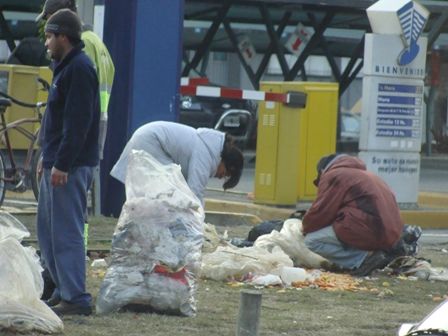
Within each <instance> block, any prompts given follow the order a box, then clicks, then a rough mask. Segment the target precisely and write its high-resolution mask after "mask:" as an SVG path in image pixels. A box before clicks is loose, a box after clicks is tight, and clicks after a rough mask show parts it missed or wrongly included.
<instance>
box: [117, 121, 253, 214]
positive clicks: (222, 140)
mask: <svg viewBox="0 0 448 336" xmlns="http://www.w3.org/2000/svg"><path fill="white" fill-rule="evenodd" d="M133 149H135V150H144V151H146V152H147V153H149V154H151V155H152V156H153V157H154V158H155V159H157V160H158V161H159V162H160V163H162V164H170V163H176V164H178V165H180V167H181V171H182V175H183V176H184V177H185V180H186V181H187V183H188V186H189V187H190V189H191V190H192V191H193V193H194V194H195V195H196V196H197V197H198V198H199V200H200V201H201V203H202V205H204V200H203V198H204V190H205V187H206V186H207V182H208V180H209V178H211V177H217V178H226V181H225V182H224V184H223V188H224V190H226V189H230V188H233V187H235V186H236V185H237V184H238V182H239V180H240V177H241V172H242V170H243V165H244V158H243V154H242V153H241V151H240V150H239V149H238V148H237V147H236V146H235V145H234V141H233V138H232V137H231V136H230V135H228V134H225V133H222V132H219V131H216V130H213V129H209V128H199V129H194V128H192V127H190V126H186V125H182V124H178V123H174V122H167V121H155V122H151V123H148V124H145V125H143V126H141V127H140V128H138V129H137V130H136V131H135V132H134V134H133V135H132V137H131V139H130V140H129V142H128V143H127V144H126V147H125V148H124V150H123V152H122V153H121V156H120V158H119V159H118V161H117V163H116V164H115V166H114V167H113V168H112V170H111V172H110V174H111V175H112V176H113V177H115V178H116V179H117V180H119V181H121V182H122V183H125V178H126V169H127V165H128V159H129V158H128V157H129V154H130V152H131V151H132V150H133Z"/></svg>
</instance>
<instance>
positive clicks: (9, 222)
mask: <svg viewBox="0 0 448 336" xmlns="http://www.w3.org/2000/svg"><path fill="white" fill-rule="evenodd" d="M29 236H30V233H29V232H28V230H27V228H26V227H25V226H24V225H23V224H22V223H21V222H20V221H19V220H18V219H17V218H15V217H14V216H12V215H11V214H9V213H8V212H5V211H0V240H2V239H6V238H8V237H10V238H14V239H17V240H18V241H22V239H23V238H25V237H29Z"/></svg>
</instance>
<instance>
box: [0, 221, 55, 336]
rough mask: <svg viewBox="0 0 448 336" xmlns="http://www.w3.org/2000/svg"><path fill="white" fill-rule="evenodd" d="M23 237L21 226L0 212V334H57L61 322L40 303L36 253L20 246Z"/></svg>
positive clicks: (38, 267) (38, 264)
mask: <svg viewBox="0 0 448 336" xmlns="http://www.w3.org/2000/svg"><path fill="white" fill-rule="evenodd" d="M26 236H29V233H28V231H27V230H26V228H25V227H24V226H23V225H22V223H20V222H19V221H18V220H17V219H16V218H14V217H13V216H11V215H9V214H8V213H5V212H0V330H2V329H3V330H5V329H6V330H12V331H14V332H18V333H26V332H31V331H38V332H42V333H57V332H61V331H62V330H63V324H62V321H61V320H60V318H59V317H58V316H57V315H56V314H55V313H54V312H53V311H52V310H51V309H50V308H49V307H48V306H47V305H46V304H45V303H44V302H42V301H41V300H40V297H41V295H42V291H43V280H42V275H41V272H42V268H41V266H40V263H39V258H38V256H37V254H36V251H35V250H34V249H33V248H32V247H26V248H25V247H23V246H22V245H21V244H20V241H19V239H22V238H23V237H26Z"/></svg>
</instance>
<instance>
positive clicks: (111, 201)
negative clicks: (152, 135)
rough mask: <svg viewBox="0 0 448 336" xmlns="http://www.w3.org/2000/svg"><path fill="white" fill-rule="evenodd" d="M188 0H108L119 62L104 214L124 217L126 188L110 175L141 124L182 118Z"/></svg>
mask: <svg viewBox="0 0 448 336" xmlns="http://www.w3.org/2000/svg"><path fill="white" fill-rule="evenodd" d="M182 30H183V0H169V1H167V0H127V1H123V0H108V1H106V2H105V17H104V42H105V44H106V45H107V47H108V48H109V51H110V54H111V56H112V59H113V61H114V63H115V70H116V74H115V80H114V86H113V89H112V94H111V99H110V104H109V124H108V125H109V126H108V136H107V140H106V145H105V152H104V159H103V161H102V163H101V194H102V195H101V196H102V197H101V210H102V213H103V214H104V215H106V216H110V215H113V216H118V215H119V214H120V211H121V207H122V205H123V202H124V199H125V197H124V187H123V185H122V184H121V183H120V182H118V181H117V180H115V179H114V178H112V177H111V176H110V175H109V172H110V170H111V169H112V167H113V165H114V164H115V162H116V161H117V160H118V158H119V156H120V154H121V151H122V150H123V148H124V146H125V144H126V142H127V140H129V138H130V136H131V135H132V133H133V132H134V131H135V129H136V128H138V127H139V126H141V125H143V124H145V123H147V122H150V121H155V120H169V121H176V120H178V115H179V111H178V106H179V97H178V92H179V81H180V67H181V60H182Z"/></svg>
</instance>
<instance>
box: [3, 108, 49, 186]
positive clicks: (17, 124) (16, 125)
mask: <svg viewBox="0 0 448 336" xmlns="http://www.w3.org/2000/svg"><path fill="white" fill-rule="evenodd" d="M36 108H37V109H39V107H36ZM0 119H1V125H2V126H1V128H0V137H2V136H3V137H4V139H5V145H6V150H7V153H8V158H9V162H10V165H11V167H10V168H11V169H12V170H14V171H16V169H17V163H16V160H15V157H14V153H13V148H12V146H11V142H10V139H9V134H8V131H10V130H15V131H17V132H19V133H20V134H22V135H23V136H25V137H26V138H27V139H28V140H29V141H30V144H29V146H28V149H27V154H26V159H25V162H24V164H23V168H22V171H23V172H24V173H25V175H27V174H28V173H29V172H30V170H31V169H30V168H31V160H32V157H33V151H34V146H35V144H36V141H37V139H38V135H39V130H38V131H36V132H34V133H32V132H30V131H28V130H27V129H25V128H24V126H25V125H29V124H35V123H39V124H40V122H41V119H42V117H41V114H40V112H39V113H38V116H37V117H32V118H22V119H17V120H15V121H13V122H11V123H6V119H5V115H4V114H3V113H2V114H1V115H0ZM4 181H5V182H14V181H15V176H5V178H4Z"/></svg>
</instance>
